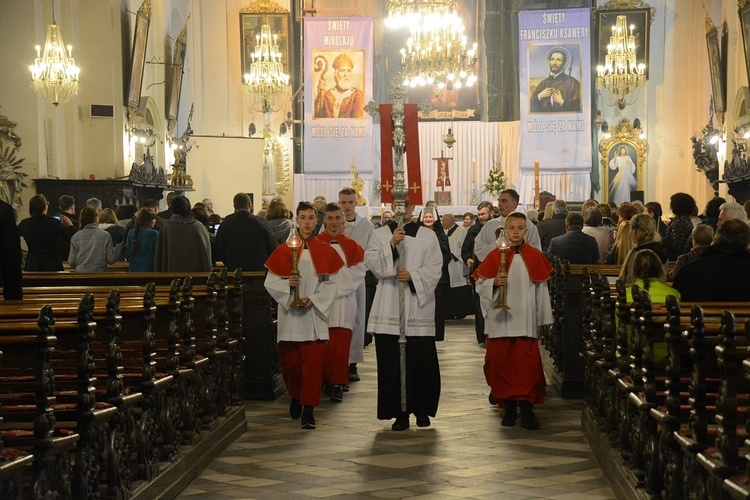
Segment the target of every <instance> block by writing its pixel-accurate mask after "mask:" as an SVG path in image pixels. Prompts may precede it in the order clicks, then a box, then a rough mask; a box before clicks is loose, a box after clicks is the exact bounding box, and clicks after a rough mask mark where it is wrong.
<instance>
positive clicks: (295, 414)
mask: <svg viewBox="0 0 750 500" xmlns="http://www.w3.org/2000/svg"><path fill="white" fill-rule="evenodd" d="M300 415H302V405H301V404H299V399H292V402H291V403H289V416H290V417H292V420H297V419H298V418H299V416H300Z"/></svg>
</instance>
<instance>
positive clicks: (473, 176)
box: [471, 159, 477, 182]
mask: <svg viewBox="0 0 750 500" xmlns="http://www.w3.org/2000/svg"><path fill="white" fill-rule="evenodd" d="M476 181H477V160H476V159H474V160H471V182H476Z"/></svg>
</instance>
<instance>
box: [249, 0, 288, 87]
mask: <svg viewBox="0 0 750 500" xmlns="http://www.w3.org/2000/svg"><path fill="white" fill-rule="evenodd" d="M264 24H267V25H269V26H270V27H271V34H272V35H276V36H277V39H276V45H277V46H278V50H279V52H281V61H282V64H283V65H284V73H286V74H287V75H288V74H289V64H290V62H289V61H290V59H289V51H290V48H289V14H284V13H281V14H276V13H273V14H269V13H260V12H259V13H244V12H243V13H240V43H241V45H242V46H241V48H240V53H241V54H242V56H241V57H242V74H241V76H240V78H241V79H242V81H243V83H244V81H245V80H244V78H245V73H250V65H251V64H252V63H253V53H254V52H255V46H256V45H257V43H258V40H259V37H260V31H261V28H262V26H263V25H264Z"/></svg>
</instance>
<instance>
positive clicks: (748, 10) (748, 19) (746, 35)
mask: <svg viewBox="0 0 750 500" xmlns="http://www.w3.org/2000/svg"><path fill="white" fill-rule="evenodd" d="M737 12H738V14H739V16H740V26H741V27H742V46H743V47H744V48H745V68H746V69H747V77H748V83H750V0H739V2H738V9H737Z"/></svg>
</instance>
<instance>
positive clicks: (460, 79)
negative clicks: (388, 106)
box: [401, 16, 477, 90]
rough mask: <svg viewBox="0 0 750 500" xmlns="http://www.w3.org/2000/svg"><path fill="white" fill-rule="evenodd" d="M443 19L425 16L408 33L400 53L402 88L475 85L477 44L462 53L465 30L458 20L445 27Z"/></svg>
mask: <svg viewBox="0 0 750 500" xmlns="http://www.w3.org/2000/svg"><path fill="white" fill-rule="evenodd" d="M443 20H444V19H443V18H436V17H430V16H427V17H425V19H424V23H423V24H422V25H421V26H416V27H415V28H413V29H412V33H411V36H410V37H409V39H408V40H407V41H406V48H405V49H401V71H402V73H403V75H404V85H408V86H410V87H416V86H417V85H419V86H420V87H423V86H425V85H435V87H436V88H437V89H438V90H442V89H443V88H446V87H447V88H448V89H449V90H450V89H452V88H456V89H460V88H461V87H462V86H463V85H467V86H469V87H471V86H472V85H473V84H474V82H476V80H477V77H476V75H475V74H474V66H475V65H476V62H477V44H476V43H475V44H474V45H473V46H472V48H471V49H469V50H467V49H466V35H464V30H465V27H464V25H463V23H462V22H461V20H460V19H458V18H457V22H452V24H445V23H444V22H443Z"/></svg>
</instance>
